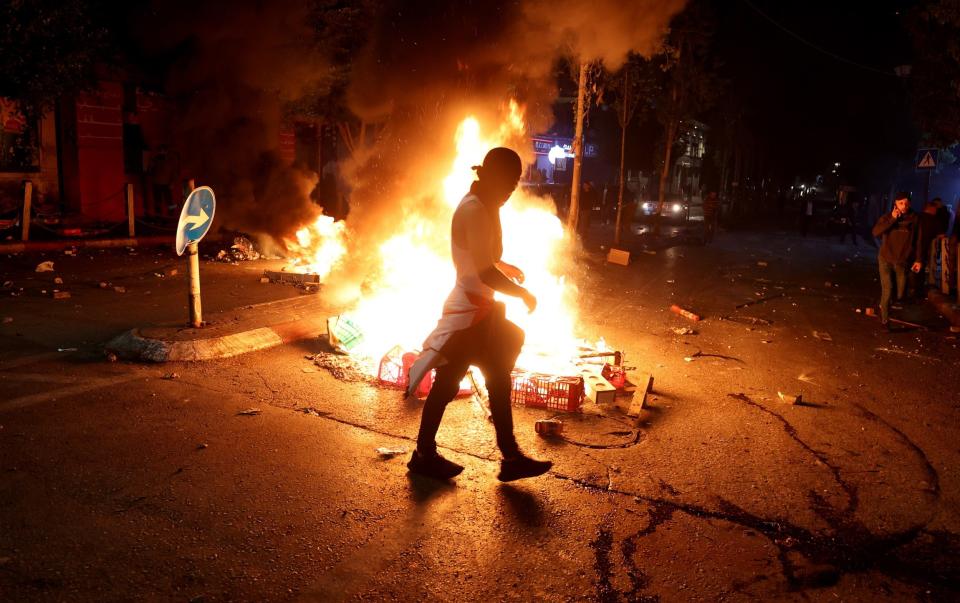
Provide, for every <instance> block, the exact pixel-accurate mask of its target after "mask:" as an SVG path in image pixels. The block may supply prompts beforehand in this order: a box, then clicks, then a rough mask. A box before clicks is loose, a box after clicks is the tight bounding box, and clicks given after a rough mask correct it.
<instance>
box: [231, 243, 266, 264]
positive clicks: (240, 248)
mask: <svg viewBox="0 0 960 603" xmlns="http://www.w3.org/2000/svg"><path fill="white" fill-rule="evenodd" d="M230 250H231V253H232V254H233V257H234V259H236V260H239V261H244V260H258V259H260V253H259V252H258V251H257V250H256V249H254V248H253V242H252V241H251V240H250V239H248V238H247V237H235V238H234V239H233V245H231V246H230Z"/></svg>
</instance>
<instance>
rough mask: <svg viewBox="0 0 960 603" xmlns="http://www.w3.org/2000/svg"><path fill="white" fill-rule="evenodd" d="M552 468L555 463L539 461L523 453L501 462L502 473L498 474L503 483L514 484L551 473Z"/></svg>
mask: <svg viewBox="0 0 960 603" xmlns="http://www.w3.org/2000/svg"><path fill="white" fill-rule="evenodd" d="M551 467H553V463H552V462H550V461H538V460H535V459H532V458H530V457H528V456H524V455H523V454H522V453H521V454H520V455H518V456H515V457H513V458H510V459H503V460H502V461H500V473H498V474H497V479H498V480H500V481H501V482H512V481H513V480H517V479H523V478H525V477H536V476H538V475H543V474H544V473H546V472H547V471H550V468H551Z"/></svg>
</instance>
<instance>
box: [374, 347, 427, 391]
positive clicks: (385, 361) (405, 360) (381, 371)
mask: <svg viewBox="0 0 960 603" xmlns="http://www.w3.org/2000/svg"><path fill="white" fill-rule="evenodd" d="M417 358H418V355H417V354H414V353H413V352H404V351H403V350H402V349H400V346H395V347H394V348H393V349H391V350H390V351H389V352H387V353H386V354H384V356H383V358H381V359H380V366H379V368H378V369H377V381H379V382H380V383H381V384H382V385H391V386H395V387H399V388H400V389H406V388H407V384H408V380H409V375H410V367H411V366H412V365H413V363H414V362H416V360H417ZM433 376H434V372H433V371H430V372H429V373H427V374H426V375H425V376H424V377H423V380H422V381H421V382H420V386H419V387H418V388H417V391H416V395H417V396H420V397H423V396H426V395H427V394H428V393H429V392H430V388H431V387H432V386H433Z"/></svg>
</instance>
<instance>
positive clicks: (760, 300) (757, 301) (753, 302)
mask: <svg viewBox="0 0 960 603" xmlns="http://www.w3.org/2000/svg"><path fill="white" fill-rule="evenodd" d="M757 295H760V294H759V293H757ZM783 295H784V294H783V293H776V294H774V295H770V296H767V297H760V298H758V299H751V300H750V301H748V302H743V303H742V304H738V305H737V306H736V309H737V310H739V309H741V308H746V307H747V306H755V305H757V304H762V303H765V302H768V301H770V300H772V299H779V298H781V297H783ZM794 305H796V304H794Z"/></svg>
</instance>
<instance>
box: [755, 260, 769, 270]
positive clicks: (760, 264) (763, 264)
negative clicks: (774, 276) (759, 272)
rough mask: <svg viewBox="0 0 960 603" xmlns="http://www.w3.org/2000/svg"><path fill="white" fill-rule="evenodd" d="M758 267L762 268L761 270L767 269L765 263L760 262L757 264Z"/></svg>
mask: <svg viewBox="0 0 960 603" xmlns="http://www.w3.org/2000/svg"><path fill="white" fill-rule="evenodd" d="M757 266H760V267H761V268H766V267H767V263H766V262H764V261H759V262H757Z"/></svg>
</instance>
